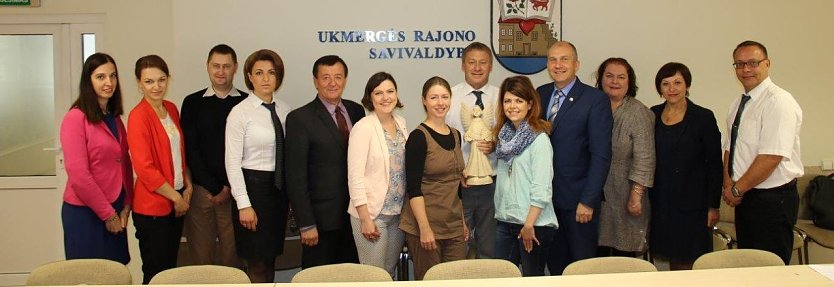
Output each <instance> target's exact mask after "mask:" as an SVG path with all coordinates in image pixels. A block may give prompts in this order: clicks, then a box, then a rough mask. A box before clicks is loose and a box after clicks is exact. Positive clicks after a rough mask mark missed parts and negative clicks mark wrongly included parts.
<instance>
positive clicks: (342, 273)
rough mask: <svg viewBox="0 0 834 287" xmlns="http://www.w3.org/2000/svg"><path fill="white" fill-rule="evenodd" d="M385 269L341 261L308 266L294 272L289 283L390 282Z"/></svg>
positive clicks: (389, 276)
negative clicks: (339, 262)
mask: <svg viewBox="0 0 834 287" xmlns="http://www.w3.org/2000/svg"><path fill="white" fill-rule="evenodd" d="M391 281H393V280H391V275H390V274H388V271H385V269H382V268H379V267H376V266H371V265H364V264H356V263H341V264H331V265H322V266H316V267H310V268H307V269H304V270H301V271H300V272H298V273H296V274H295V276H293V277H292V282H291V283H321V282H391Z"/></svg>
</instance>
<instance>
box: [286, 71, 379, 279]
mask: <svg viewBox="0 0 834 287" xmlns="http://www.w3.org/2000/svg"><path fill="white" fill-rule="evenodd" d="M347 75H348V68H347V65H346V64H345V62H344V61H343V60H342V59H341V58H339V56H335V55H328V56H324V57H321V58H319V59H318V60H316V62H315V64H313V84H314V85H315V86H316V90H317V91H318V94H317V95H316V98H315V99H313V100H312V101H311V102H310V103H308V104H306V105H304V106H303V107H300V108H298V109H296V110H294V111H292V112H290V114H289V115H287V140H286V151H285V152H286V156H285V158H286V161H285V162H286V170H287V191H288V193H289V194H288V195H289V198H290V203H291V204H292V208H293V210H294V211H295V220H296V224H297V225H298V227H299V229H300V230H301V244H302V255H301V267H302V268H308V267H313V266H319V265H326V264H334V263H348V262H352V263H358V262H359V258H358V257H357V255H356V245H355V244H354V242H353V235H352V234H351V228H350V219H349V217H348V214H347V207H348V203H349V201H350V198H349V194H348V185H347V142H348V136H349V133H350V129H351V127H353V124H354V123H356V122H357V121H359V119H361V118H362V117H364V116H365V110H364V109H363V108H362V106H361V105H359V104H357V103H355V102H352V101H349V100H344V99H342V92H343V91H344V89H345V83H346V82H347Z"/></svg>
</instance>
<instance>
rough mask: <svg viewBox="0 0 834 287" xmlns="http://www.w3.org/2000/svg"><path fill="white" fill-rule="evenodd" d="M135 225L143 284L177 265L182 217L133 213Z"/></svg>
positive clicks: (172, 213)
mask: <svg viewBox="0 0 834 287" xmlns="http://www.w3.org/2000/svg"><path fill="white" fill-rule="evenodd" d="M133 226H135V227H136V239H138V240H139V252H140V253H141V254H140V255H141V256H142V274H143V278H142V284H148V282H150V281H151V278H153V276H154V275H156V274H157V273H159V272H162V271H164V270H167V269H171V268H174V267H177V251H179V247H180V237H182V217H175V216H174V212H173V211H171V214H169V215H167V216H148V215H142V214H138V213H135V212H134V213H133Z"/></svg>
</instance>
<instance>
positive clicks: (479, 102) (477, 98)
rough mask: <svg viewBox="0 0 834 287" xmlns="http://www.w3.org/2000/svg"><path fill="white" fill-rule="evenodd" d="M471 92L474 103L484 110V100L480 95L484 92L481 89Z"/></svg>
mask: <svg viewBox="0 0 834 287" xmlns="http://www.w3.org/2000/svg"><path fill="white" fill-rule="evenodd" d="M472 94H473V95H475V105H476V106H478V107H480V108H481V111H483V110H484V101H483V100H482V99H481V95H483V94H484V92H482V91H478V90H475V91H472Z"/></svg>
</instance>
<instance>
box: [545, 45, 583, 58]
mask: <svg viewBox="0 0 834 287" xmlns="http://www.w3.org/2000/svg"><path fill="white" fill-rule="evenodd" d="M556 47H570V50H571V51H572V52H573V58H574V59H577V60H579V53H578V52H576V46H574V45H573V43H571V42H568V41H557V42H555V43H553V44H552V45H550V48H549V49H548V50H552V49H554V48H556Z"/></svg>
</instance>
